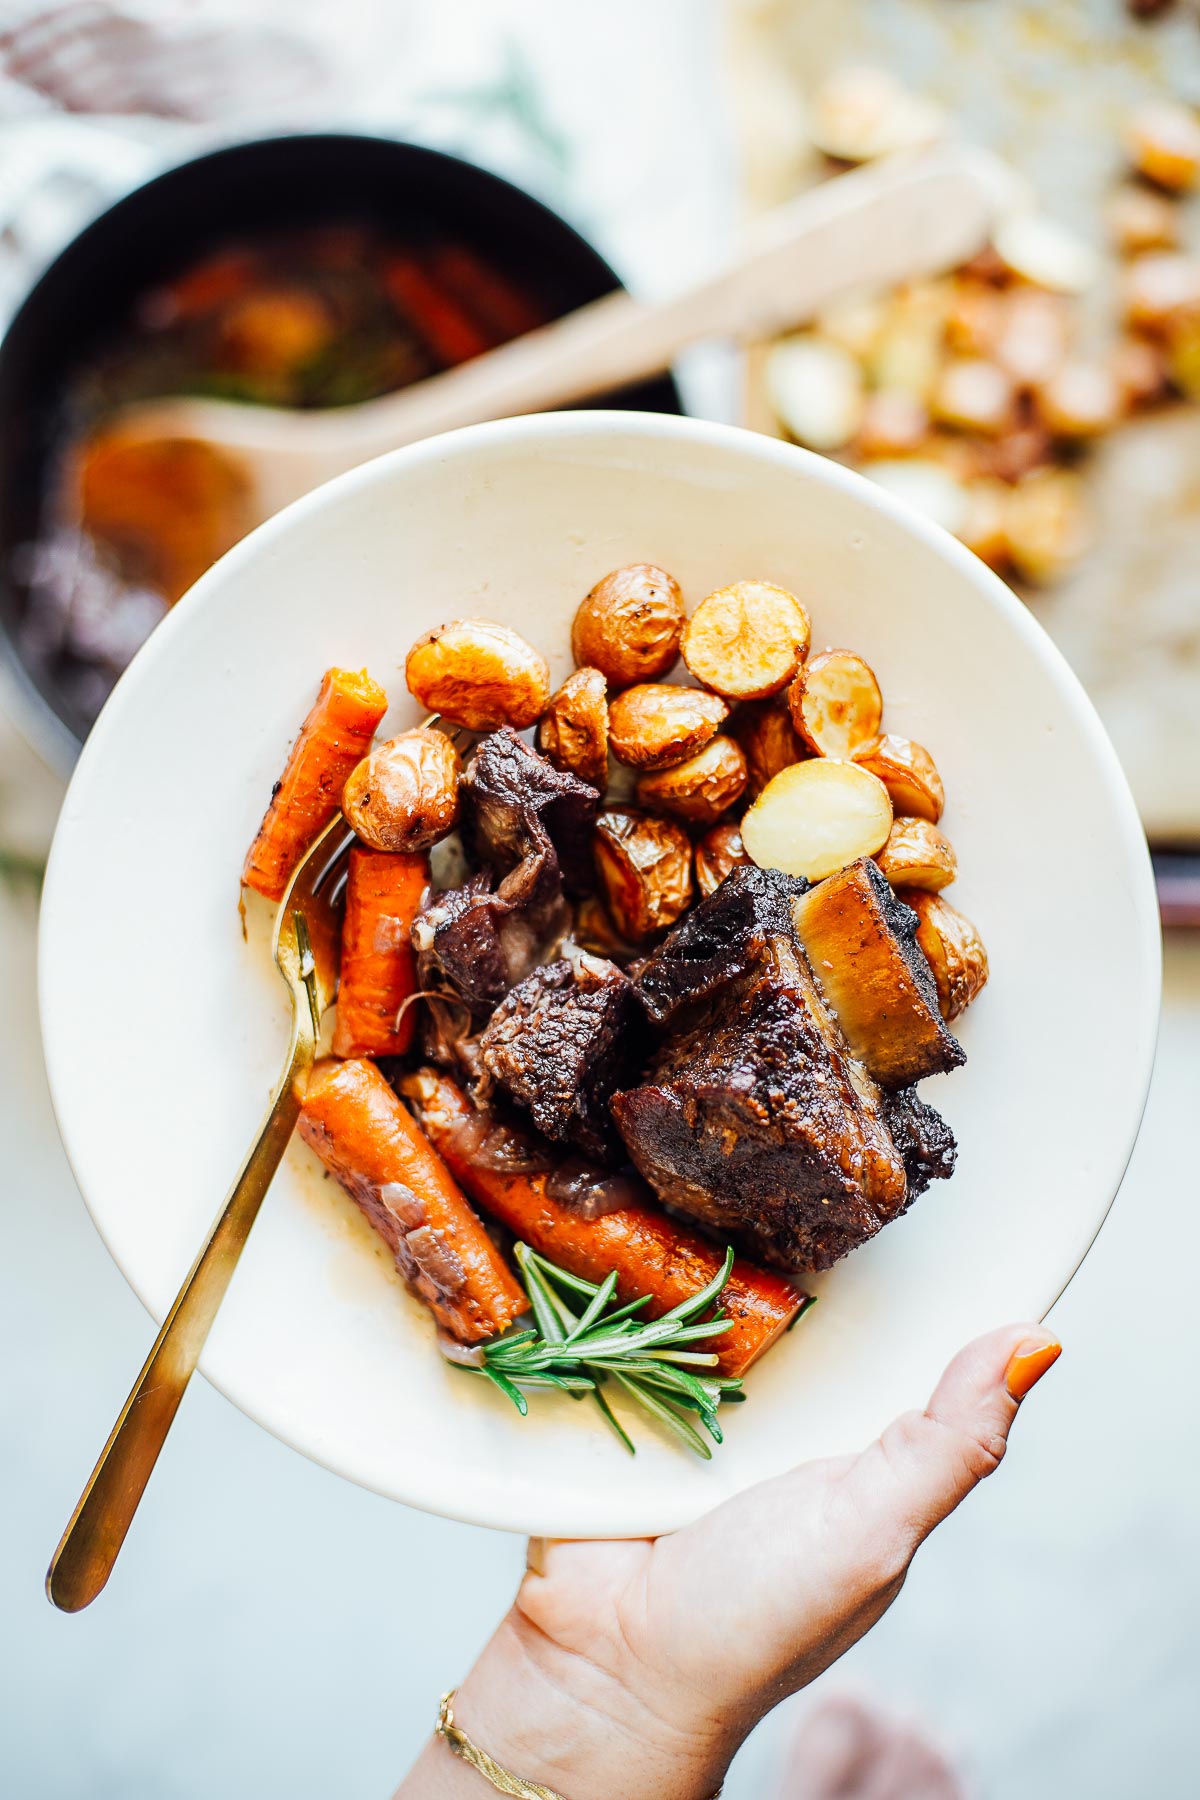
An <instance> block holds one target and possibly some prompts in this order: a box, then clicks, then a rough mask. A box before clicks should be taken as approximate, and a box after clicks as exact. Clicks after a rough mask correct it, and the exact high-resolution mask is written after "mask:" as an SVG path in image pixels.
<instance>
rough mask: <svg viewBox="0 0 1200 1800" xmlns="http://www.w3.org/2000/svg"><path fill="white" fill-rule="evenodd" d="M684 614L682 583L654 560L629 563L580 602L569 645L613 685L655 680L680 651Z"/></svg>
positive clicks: (583, 664)
mask: <svg viewBox="0 0 1200 1800" xmlns="http://www.w3.org/2000/svg"><path fill="white" fill-rule="evenodd" d="M685 618H686V614H685V613H684V610H683V595H682V593H681V592H680V589H679V583H678V582H677V581H676V580H675V577H674V576H673V575H668V574H667V571H666V570H665V569H659V568H656V567H655V565H654V564H653V563H628V564H627V565H626V567H625V568H623V569H613V570H612V571H611V573H610V574H608V575H606V576H605V577H604V579H603V580H602V581H598V582H597V583H596V585H595V587H594V588H593V589H592V591H591V593H590V594H589V595H588V596H587V598H586V599H585V600H583V601H582V602H581V603H580V607H579V610H578V612H577V613H576V614H575V623H574V625H573V626H572V628H571V649H572V651H573V652H574V656H575V661H576V662H577V663H579V664H580V666H581V667H591V668H594V669H599V671H600V673H601V674H602V675H603V676H604V679H605V680H606V681H607V682H608V685H609V686H610V687H612V688H626V687H632V686H633V684H634V682H635V681H654V680H655V679H656V678H657V677H658V676H659V675H665V674H666V673H667V672H668V670H669V669H671V668H672V667H673V665H674V663H675V661H676V658H677V657H678V655H679V639H680V636H681V634H682V632H683V626H684V620H685Z"/></svg>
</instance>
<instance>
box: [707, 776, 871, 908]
mask: <svg viewBox="0 0 1200 1800" xmlns="http://www.w3.org/2000/svg"><path fill="white" fill-rule="evenodd" d="M891 828H892V802H891V800H890V798H889V797H888V791H887V789H886V788H885V787H884V785H883V783H882V781H880V780H879V779H878V778H877V777H876V776H874V775H872V774H871V773H870V772H869V771H868V770H867V769H864V768H863V767H861V765H860V764H858V763H856V762H838V761H836V760H834V759H826V758H824V757H812V758H811V759H810V760H809V761H808V762H802V763H794V764H793V765H792V767H791V768H790V769H784V770H783V772H782V773H781V774H779V775H777V776H776V777H775V779H774V781H771V782H768V783H767V785H766V787H765V788H764V789H763V791H762V793H761V794H760V795H759V796H758V799H757V800H756V801H755V802H754V805H753V806H752V807H751V808H750V810H749V812H747V814H746V816H745V818H744V819H743V820H742V842H743V844H744V845H745V846H746V850H747V853H748V854H749V856H750V859H751V861H752V862H756V863H757V864H758V866H759V868H760V869H782V870H783V873H784V874H785V875H804V876H807V878H808V879H809V881H823V880H824V879H825V877H826V875H834V874H836V873H837V871H838V870H839V869H844V868H845V867H846V865H847V864H848V863H852V862H857V861H858V859H859V857H860V856H874V854H875V852H876V851H877V850H881V849H882V848H883V846H884V844H885V843H886V842H887V835H888V832H889V831H890V830H891Z"/></svg>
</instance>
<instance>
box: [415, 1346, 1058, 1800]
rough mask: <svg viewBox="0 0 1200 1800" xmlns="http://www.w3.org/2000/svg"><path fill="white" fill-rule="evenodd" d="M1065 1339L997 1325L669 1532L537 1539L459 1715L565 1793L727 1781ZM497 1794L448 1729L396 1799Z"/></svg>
mask: <svg viewBox="0 0 1200 1800" xmlns="http://www.w3.org/2000/svg"><path fill="white" fill-rule="evenodd" d="M1059 1348H1060V1346H1059V1345H1058V1344H1057V1343H1056V1342H1055V1340H1054V1338H1053V1337H1052V1336H1051V1335H1050V1333H1048V1332H1047V1331H1045V1330H1044V1329H1043V1328H1042V1327H1040V1326H1037V1325H1017V1326H1006V1327H1004V1328H1003V1329H1001V1330H999V1331H994V1332H992V1333H991V1334H990V1335H989V1336H988V1337H984V1338H980V1339H979V1340H978V1341H977V1342H975V1343H974V1344H971V1345H969V1346H968V1348H967V1349H965V1350H963V1351H962V1352H960V1354H959V1355H958V1356H957V1357H956V1358H955V1360H954V1361H953V1362H952V1363H951V1365H950V1367H949V1368H948V1369H947V1371H946V1373H945V1374H944V1375H943V1377H942V1379H941V1381H940V1382H939V1384H938V1387H937V1390H936V1392H935V1393H934V1395H933V1398H932V1399H931V1400H930V1402H929V1405H928V1406H927V1407H926V1409H925V1410H924V1412H912V1413H905V1414H904V1415H903V1416H902V1417H901V1418H899V1419H897V1420H896V1421H895V1422H894V1423H893V1424H891V1425H890V1426H889V1427H888V1428H887V1430H886V1431H885V1432H884V1433H883V1435H882V1437H881V1438H879V1439H878V1440H877V1441H876V1442H875V1443H874V1444H872V1445H871V1446H870V1447H869V1448H868V1449H867V1450H865V1451H863V1452H862V1453H861V1454H860V1455H857V1456H848V1457H841V1458H836V1459H831V1460H828V1461H824V1462H814V1463H806V1464H804V1465H803V1466H801V1467H800V1468H798V1469H795V1470H793V1471H792V1472H791V1473H790V1474H787V1475H783V1476H780V1477H778V1478H777V1479H776V1480H774V1481H768V1482H764V1483H762V1484H761V1485H760V1486H758V1487H755V1488H751V1489H750V1490H748V1491H747V1492H746V1493H744V1494H740V1495H738V1496H737V1497H736V1498H735V1499H733V1500H730V1501H727V1502H726V1503H725V1504H724V1505H723V1506H719V1507H717V1508H716V1510H715V1511H713V1512H711V1513H709V1514H708V1515H707V1516H706V1517H705V1518H703V1519H700V1520H698V1521H697V1522H696V1523H695V1524H694V1525H690V1526H688V1527H687V1528H686V1529H684V1530H682V1531H679V1532H676V1533H675V1534H674V1535H673V1536H671V1537H663V1538H658V1539H656V1540H653V1541H649V1540H644V1539H642V1540H635V1541H624V1542H603V1543H595V1542H583V1543H573V1542H566V1541H563V1540H557V1539H556V1540H552V1541H547V1540H543V1539H535V1540H533V1542H532V1543H531V1545H530V1556H529V1570H528V1573H527V1574H526V1576H525V1579H524V1581H523V1582H522V1584H521V1588H520V1591H519V1593H518V1595H517V1598H516V1602H515V1604H514V1606H513V1608H512V1610H511V1611H510V1613H509V1614H508V1616H507V1618H506V1619H505V1620H504V1621H503V1623H502V1624H501V1626H500V1628H499V1630H498V1631H497V1633H496V1635H495V1637H493V1639H492V1640H491V1642H490V1643H489V1644H488V1646H487V1648H486V1649H485V1650H484V1652H483V1655H482V1656H481V1657H480V1659H479V1661H478V1663H477V1664H476V1665H475V1667H474V1668H473V1669H472V1671H471V1673H470V1675H469V1676H468V1677H467V1679H466V1681H465V1682H464V1683H463V1684H462V1687H461V1688H460V1689H459V1692H458V1696H457V1698H456V1700H455V1716H456V1719H457V1722H458V1724H459V1725H460V1726H461V1727H462V1728H463V1730H465V1731H466V1732H467V1734H468V1735H469V1736H470V1737H472V1738H473V1739H474V1740H475V1741H476V1742H477V1743H479V1744H481V1745H483V1746H484V1747H485V1748H486V1749H487V1750H488V1751H489V1752H490V1754H491V1755H492V1756H493V1757H495V1758H496V1759H497V1760H498V1761H499V1762H501V1763H503V1764H504V1765H506V1766H507V1767H509V1768H511V1769H513V1770H515V1771H517V1772H518V1773H519V1774H521V1775H522V1776H524V1777H525V1778H526V1779H528V1780H532V1781H536V1782H540V1783H542V1784H544V1785H546V1786H548V1787H550V1788H553V1789H561V1790H562V1791H563V1792H564V1793H566V1794H568V1795H569V1796H570V1800H613V1797H614V1796H616V1795H620V1796H621V1800H643V1797H645V1800H651V1797H653V1800H701V1797H702V1796H706V1795H710V1794H713V1793H714V1792H715V1791H716V1789H717V1788H718V1786H719V1784H720V1782H721V1780H722V1778H723V1776H724V1773H725V1769H726V1768H727V1766H728V1764H729V1762H730V1760H731V1758H732V1756H733V1754H734V1752H735V1751H736V1750H737V1748H738V1746H739V1745H740V1744H741V1742H742V1740H743V1739H744V1738H745V1736H746V1734H747V1733H748V1732H749V1731H750V1729H751V1728H752V1726H753V1725H754V1724H755V1723H756V1722H757V1721H758V1720H759V1719H760V1718H761V1717H762V1716H763V1715H764V1714H765V1713H767V1712H769V1711H770V1710H771V1708H772V1707H773V1706H775V1705H776V1704H777V1703H778V1702H779V1701H780V1700H782V1699H784V1698H785V1697H786V1696H787V1695H788V1694H791V1693H794V1692H795V1691H796V1689H798V1688H801V1687H804V1686H805V1685H806V1684H807V1683H808V1682H810V1681H812V1680H813V1679H814V1678H815V1677H816V1676H817V1675H819V1674H820V1673H821V1672H822V1670H824V1669H826V1668H828V1667H829V1665H830V1663H832V1662H834V1661H836V1659H837V1658H838V1657H839V1656H841V1654H842V1653H843V1651H845V1650H847V1649H849V1647H850V1645H851V1644H853V1643H855V1642H856V1641H857V1640H858V1639H859V1638H860V1637H861V1636H862V1635H863V1633H864V1632H866V1631H868V1630H869V1629H870V1627H871V1626H872V1625H873V1624H874V1623H875V1621H876V1620H877V1619H878V1618H879V1617H880V1616H881V1615H882V1614H883V1613H884V1612H885V1611H886V1610H887V1608H888V1607H889V1606H890V1605H891V1603H892V1601H893V1600H894V1599H895V1597H896V1595H897V1594H898V1593H899V1591H900V1589H901V1587H902V1586H903V1583H904V1578H905V1576H906V1574H907V1573H908V1567H909V1564H910V1562H911V1561H912V1558H913V1555H914V1554H915V1552H916V1550H917V1549H918V1547H919V1546H920V1544H921V1543H922V1542H923V1541H924V1539H925V1538H926V1537H927V1536H928V1535H929V1533H930V1531H932V1529H933V1527H934V1526H935V1525H937V1524H938V1523H939V1522H940V1521H941V1520H942V1519H944V1518H945V1517H946V1515H947V1514H948V1513H950V1512H952V1511H953V1509H954V1508H955V1507H956V1506H957V1505H958V1503H959V1501H960V1500H962V1499H964V1498H965V1497H966V1495H967V1494H968V1493H969V1492H970V1491H971V1489H972V1488H973V1487H975V1486H976V1485H977V1484H978V1482H980V1481H981V1480H982V1479H983V1478H984V1477H985V1476H986V1475H990V1474H991V1473H992V1471H993V1470H994V1469H995V1468H996V1467H997V1466H998V1464H999V1462H1000V1459H1001V1457H1002V1456H1003V1455H1004V1449H1005V1444H1006V1442H1007V1438H1008V1432H1009V1428H1010V1426H1011V1424H1012V1421H1013V1419H1014V1418H1015V1417H1016V1412H1017V1406H1018V1404H1019V1401H1020V1400H1021V1398H1023V1396H1024V1394H1025V1393H1027V1392H1028V1391H1029V1389H1030V1388H1031V1387H1032V1386H1033V1384H1034V1382H1035V1381H1037V1380H1038V1379H1039V1378H1040V1376H1041V1375H1042V1374H1044V1373H1045V1371H1046V1370H1047V1369H1048V1368H1049V1367H1050V1365H1051V1363H1052V1362H1054V1360H1055V1359H1056V1358H1057V1356H1058V1354H1059ZM470 1783H473V1784H474V1785H473V1786H472V1785H464V1784H470ZM482 1791H483V1784H482V1782H481V1780H480V1777H479V1776H478V1775H476V1774H473V1773H471V1772H469V1771H467V1770H465V1769H463V1767H462V1765H461V1764H456V1763H455V1762H454V1760H453V1758H452V1757H451V1755H450V1753H449V1752H448V1750H447V1749H446V1747H445V1745H443V1744H440V1743H434V1744H431V1745H430V1746H429V1748H428V1749H427V1751H426V1752H425V1754H424V1755H423V1756H422V1758H421V1760H420V1762H419V1763H418V1764H417V1767H416V1768H415V1769H414V1770H413V1773H412V1775H411V1776H410V1777H409V1779H408V1781H406V1782H405V1784H404V1786H403V1787H402V1788H401V1790H400V1796H397V1800H401V1796H403V1797H404V1800H417V1797H418V1796H421V1797H424V1796H434V1795H445V1796H447V1797H449V1796H451V1795H456V1794H459V1793H462V1794H474V1793H476V1792H482Z"/></svg>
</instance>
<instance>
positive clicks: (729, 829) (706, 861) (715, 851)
mask: <svg viewBox="0 0 1200 1800" xmlns="http://www.w3.org/2000/svg"><path fill="white" fill-rule="evenodd" d="M749 861H750V858H749V856H747V854H746V846H745V844H743V842H742V833H741V827H740V826H738V825H733V824H725V825H714V826H713V828H712V830H711V831H706V832H705V834H704V836H703V837H702V838H701V839H700V840H699V842H698V843H697V845H696V886H697V887H698V888H699V889H700V892H701V894H702V895H703V896H704V898H705V899H707V898H708V896H709V894H715V893H716V891H717V889H718V888H719V887H720V885H721V883H722V882H723V881H724V879H725V877H726V876H727V875H728V873H729V871H730V870H731V869H736V868H737V867H738V866H739V865H740V864H744V863H748V862H749Z"/></svg>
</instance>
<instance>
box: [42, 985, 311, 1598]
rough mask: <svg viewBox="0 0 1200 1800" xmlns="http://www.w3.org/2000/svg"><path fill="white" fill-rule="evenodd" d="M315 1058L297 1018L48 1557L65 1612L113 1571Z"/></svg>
mask: <svg viewBox="0 0 1200 1800" xmlns="http://www.w3.org/2000/svg"><path fill="white" fill-rule="evenodd" d="M314 1055H315V1044H314V1040H313V1034H312V1031H311V1029H310V1028H309V1021H308V1020H307V1019H305V1018H304V1017H303V1016H302V1015H301V1016H300V1017H299V1018H298V1019H297V1021H296V1024H295V1027H294V1030H293V1036H292V1042H291V1047H290V1049H289V1052H288V1061H287V1066H286V1068H285V1069H284V1072H283V1075H282V1076H281V1078H280V1081H279V1085H278V1086H277V1087H276V1089H275V1093H274V1095H273V1096H272V1100H271V1110H270V1111H269V1113H268V1114H267V1117H266V1120H265V1122H264V1124H263V1128H262V1131H261V1132H260V1133H259V1137H258V1141H257V1143H256V1144H255V1145H254V1148H253V1149H252V1150H251V1152H250V1154H249V1156H248V1157H247V1158H246V1162H245V1165H244V1166H243V1168H242V1172H241V1174H240V1175H239V1176H238V1178H237V1180H236V1181H235V1182H234V1184H233V1187H232V1189H231V1190H230V1193H229V1197H228V1199H227V1200H226V1201H225V1204H224V1206H223V1207H222V1208H221V1211H220V1213H219V1214H218V1215H217V1218H216V1221H215V1223H214V1225H213V1228H212V1230H211V1231H210V1232H209V1234H208V1238H207V1239H206V1241H205V1244H204V1247H203V1249H202V1250H201V1251H200V1254H199V1256H198V1257H197V1258H196V1260H195V1262H194V1263H193V1264H192V1267H191V1270H190V1272H189V1274H188V1277H187V1279H186V1281H185V1282H184V1284H183V1286H182V1287H181V1288H180V1290H179V1293H178V1295H177V1297H176V1300H175V1304H174V1305H173V1306H172V1308H171V1310H170V1312H169V1313H168V1314H167V1316H166V1318H165V1319H164V1320H163V1325H162V1330H161V1331H160V1332H159V1334H158V1336H157V1337H156V1338H155V1340H154V1347H153V1349H152V1350H151V1352H150V1354H149V1356H148V1357H147V1358H146V1363H145V1367H144V1368H143V1369H142V1372H141V1374H140V1375H139V1376H138V1378H137V1380H136V1382H135V1383H134V1385H133V1392H132V1393H131V1394H130V1396H129V1398H128V1400H126V1402H125V1404H124V1406H123V1407H122V1408H121V1412H120V1415H119V1417H118V1419H117V1422H116V1424H115V1425H114V1426H113V1428H112V1433H111V1435H110V1437H109V1440H108V1442H107V1443H106V1444H105V1446H104V1448H103V1450H102V1451H101V1452H100V1459H99V1461H98V1462H97V1464H96V1467H95V1468H94V1469H93V1470H92V1474H91V1479H90V1480H89V1481H88V1484H87V1486H86V1487H85V1488H84V1490H83V1493H82V1494H81V1495H80V1498H79V1504H78V1506H76V1508H75V1511H74V1512H73V1513H72V1514H71V1518H70V1521H69V1523H68V1525H67V1529H66V1530H65V1531H64V1532H63V1535H62V1539H61V1541H60V1543H59V1546H58V1549H57V1550H56V1551H55V1552H54V1556H53V1559H52V1561H51V1563H50V1568H49V1572H48V1573H47V1576H46V1592H47V1594H48V1595H49V1597H50V1599H51V1600H52V1601H53V1602H54V1604H55V1606H57V1607H59V1608H60V1609H61V1610H62V1611H63V1612H79V1611H80V1610H81V1608H83V1607H85V1606H87V1605H88V1604H89V1603H90V1602H91V1601H93V1600H94V1599H95V1598H96V1595H97V1594H98V1593H99V1592H100V1590H101V1588H102V1587H103V1586H104V1584H105V1582H106V1581H107V1580H108V1578H109V1575H110V1574H111V1573H112V1568H113V1564H114V1563H115V1562H116V1560H117V1557H118V1555H119V1553H120V1549H121V1545H122V1544H123V1543H124V1542H125V1534H126V1533H127V1531H128V1530H129V1527H130V1525H131V1523H132V1522H133V1515H134V1513H135V1512H136V1511H137V1509H138V1502H139V1501H140V1500H141V1497H142V1494H143V1493H144V1492H145V1488H146V1483H147V1482H148V1481H149V1479H150V1476H151V1474H152V1472H153V1469H154V1465H155V1463H156V1462H157V1461H158V1453H159V1451H160V1450H161V1449H162V1447H163V1444H164V1443H165V1442H166V1437H167V1433H168V1431H169V1430H170V1429H171V1421H172V1420H173V1419H174V1417H175V1414H176V1412H177V1411H178V1409H179V1403H180V1401H181V1400H182V1399H183V1395H184V1391H185V1389H186V1388H187V1384H188V1382H189V1381H190V1380H191V1378H192V1374H193V1371H194V1370H195V1368H196V1364H197V1363H198V1362H199V1360H200V1352H201V1351H202V1350H203V1348H204V1344H205V1340H206V1339H207V1337H208V1334H209V1330H210V1328H211V1326H212V1322H213V1320H214V1319H215V1318H216V1316H217V1309H218V1307H219V1306H220V1304H221V1301H222V1300H223V1299H224V1298H225V1291H226V1289H227V1288H228V1286H229V1282H230V1279H231V1277H232V1275H233V1271H234V1270H235V1269H236V1268H237V1264H238V1258H239V1257H240V1255H241V1253H242V1250H243V1248H244V1247H245V1243H246V1239H247V1238H248V1237H249V1235H250V1227H251V1226H252V1225H253V1223H254V1221H255V1219H256V1218H257V1217H258V1209H259V1207H260V1206H261V1205H262V1202H263V1196H264V1195H265V1193H266V1191H267V1189H268V1188H269V1187H270V1185H271V1180H272V1177H273V1176H274V1174H275V1171H276V1169H277V1168H278V1167H279V1164H280V1162H281V1161H282V1159H283V1153H284V1151H285V1150H286V1149H287V1145H288V1139H289V1138H290V1137H291V1135H292V1132H293V1130H294V1128H295V1125H296V1120H297V1119H298V1118H299V1116H300V1106H301V1091H302V1077H304V1076H305V1075H307V1073H308V1071H309V1069H311V1067H312V1064H313V1058H314Z"/></svg>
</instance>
